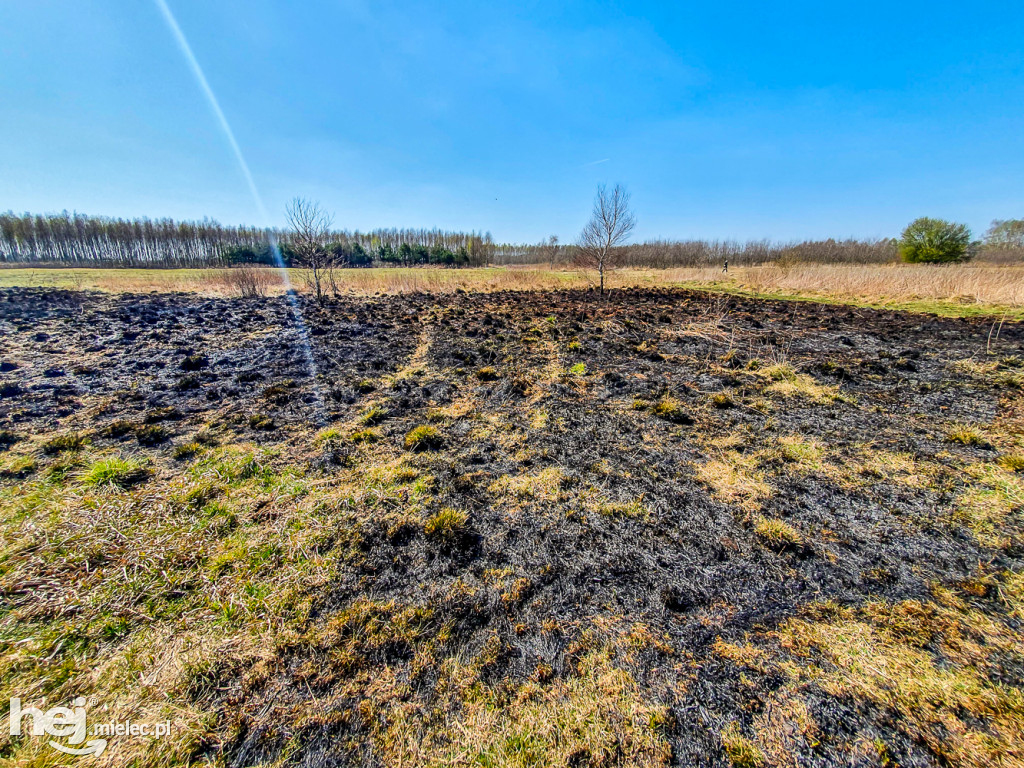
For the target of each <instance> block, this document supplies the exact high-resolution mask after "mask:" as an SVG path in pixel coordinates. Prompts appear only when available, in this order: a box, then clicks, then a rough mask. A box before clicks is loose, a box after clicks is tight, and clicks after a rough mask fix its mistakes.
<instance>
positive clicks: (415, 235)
mask: <svg viewBox="0 0 1024 768" xmlns="http://www.w3.org/2000/svg"><path fill="white" fill-rule="evenodd" d="M330 241H331V242H330V244H329V246H328V248H329V249H330V250H331V251H332V252H333V255H334V256H335V257H336V258H337V263H339V264H341V265H344V266H349V267H367V266H417V265H431V264H432V265H439V266H447V267H460V266H488V265H514V264H533V265H540V264H550V265H553V266H557V265H564V264H571V263H572V262H573V258H574V255H575V246H573V245H572V244H568V245H565V244H561V243H559V242H558V240H557V239H556V238H550V239H549V240H547V241H545V242H542V243H537V244H518V245H517V244H501V243H495V242H494V241H493V239H492V237H491V234H490V233H489V232H487V233H484V234H478V233H476V232H468V233H466V232H448V231H444V230H439V229H377V230H373V231H370V232H359V231H355V232H350V231H346V230H339V231H336V232H333V233H332V234H331V237H330ZM271 242H275V243H277V244H278V247H279V253H280V255H281V257H282V259H283V260H284V262H285V264H286V265H289V266H293V265H294V266H301V265H300V264H299V263H298V262H297V260H296V259H295V255H294V252H293V251H292V248H291V246H290V233H289V232H287V231H284V230H277V229H260V228H257V227H245V226H224V225H222V224H219V223H218V222H216V221H212V220H209V219H204V220H203V221H198V222H197V221H174V220H173V219H155V220H154V219H115V218H107V217H101V216H86V215H83V214H77V213H75V214H70V213H67V212H64V213H61V214H48V215H33V214H23V215H16V214H14V213H11V212H8V213H6V214H0V264H2V265H5V266H14V265H19V264H32V265H52V266H84V267H168V268H171V267H217V266H229V265H233V264H244V263H253V264H268V265H271V264H274V263H275V257H274V253H273V251H272V250H271V245H270V244H271ZM978 254H979V255H982V256H985V257H987V258H993V259H996V260H1001V261H1005V260H1013V261H1018V260H1020V259H1021V251H1020V250H1019V249H1017V248H1014V249H1012V250H1011V251H1007V250H1005V249H1003V250H992V249H989V248H984V247H982V248H980V249H979V250H978ZM726 260H728V262H729V264H730V265H736V266H742V265H751V264H764V263H787V262H792V263H797V262H805V263H826V264H837V263H848V264H880V263H887V262H895V261H898V260H899V256H898V252H897V243H896V240H894V239H878V240H855V239H847V240H831V239H830V240H817V241H805V242H799V243H777V242H771V241H768V240H757V241H747V242H738V241H728V240H722V241H706V240H689V241H670V240H658V241H648V242H644V243H637V244H633V245H627V246H624V247H623V248H621V249H619V257H618V259H617V263H618V264H619V265H620V266H627V267H629V266H632V267H653V268H668V267H692V266H708V265H718V264H723V263H724V262H725V261H726Z"/></svg>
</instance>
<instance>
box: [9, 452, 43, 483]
mask: <svg viewBox="0 0 1024 768" xmlns="http://www.w3.org/2000/svg"><path fill="white" fill-rule="evenodd" d="M38 467H39V464H38V462H36V460H35V459H33V458H32V457H31V456H16V457H13V458H12V459H11V460H10V461H8V462H7V463H6V464H5V465H4V466H3V467H0V478H2V479H4V480H24V479H25V478H26V477H28V476H29V475H31V474H32V473H33V472H35V471H36V469H38Z"/></svg>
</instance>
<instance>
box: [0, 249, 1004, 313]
mask: <svg viewBox="0 0 1024 768" xmlns="http://www.w3.org/2000/svg"><path fill="white" fill-rule="evenodd" d="M262 271H263V272H265V273H266V274H267V275H268V277H267V279H266V281H267V282H268V285H267V291H268V293H271V294H274V293H281V292H282V291H283V289H284V285H283V282H282V280H281V277H280V273H279V271H278V270H276V269H273V268H263V269H262ZM230 272H231V270H229V269H77V268H75V269H50V268H45V269H41V268H13V269H2V270H0V287H6V286H50V287H57V288H83V289H93V290H101V291H110V292H147V291H193V292H197V293H203V294H208V295H230V294H232V293H236V292H237V290H238V288H237V285H236V282H237V281H236V279H235V278H234V276H233V275H231V274H229V273H230ZM289 275H290V280H291V283H292V285H294V286H301V285H303V281H302V279H301V278H302V270H298V269H291V270H289ZM593 285H594V280H593V276H592V275H589V274H587V273H585V272H580V271H577V270H568V269H546V268H541V267H486V268H474V269H442V268H432V267H413V268H392V267H388V268H372V269H347V270H341V272H340V275H339V279H338V286H339V289H340V290H341V292H342V293H352V294H359V295H366V294H393V293H410V292H429V293H453V292H455V291H457V290H465V291H482V292H489V291H502V290H551V289H557V288H587V287H592V286H593ZM609 285H610V286H611V287H612V288H626V287H656V286H684V287H695V288H707V289H711V290H721V291H728V292H736V293H746V294H757V295H765V296H777V297H780V298H782V297H785V298H808V299H816V300H824V301H834V302H840V303H853V304H865V305H872V306H890V307H893V308H905V309H918V310H923V311H935V312H940V313H942V314H955V315H969V314H997V315H998V314H1001V313H1002V312H1003V311H1007V312H1008V316H1009V317H1011V318H1016V319H1021V318H1022V317H1024V310H1022V308H1024V267H1021V266H1016V265H995V264H984V263H978V264H968V265H962V264H960V265H946V266H936V265H921V264H886V265H877V264H874V265H858V264H852V265H851V264H836V265H822V264H798V265H795V266H793V267H779V266H775V265H766V266H757V267H737V268H734V269H733V270H732V271H730V272H729V274H728V275H723V274H722V272H721V270H720V269H719V268H718V267H717V266H716V267H690V268H675V269H664V270H656V269H622V270H618V271H616V272H613V273H611V275H610V276H609Z"/></svg>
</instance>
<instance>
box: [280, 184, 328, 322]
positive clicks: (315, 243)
mask: <svg viewBox="0 0 1024 768" xmlns="http://www.w3.org/2000/svg"><path fill="white" fill-rule="evenodd" d="M287 214H288V225H289V226H290V227H291V230H292V248H294V249H295V255H296V257H297V259H298V262H299V265H300V266H303V267H305V268H306V273H305V276H304V280H305V282H306V286H307V287H308V288H311V289H312V291H313V295H314V296H315V297H316V300H317V302H318V303H320V304H322V303H323V301H324V299H325V298H326V289H327V288H328V287H329V286H331V285H334V267H335V263H334V261H335V257H334V254H332V253H331V252H330V251H329V250H328V249H327V240H328V238H329V237H330V234H331V224H332V223H333V221H334V217H333V216H331V215H330V214H328V213H327V212H326V211H325V210H323V209H322V208H321V207H320V203H318V202H315V201H313V200H306V199H304V198H301V197H296V198H294V199H293V200H292V201H291V202H290V203H289V204H288V208H287Z"/></svg>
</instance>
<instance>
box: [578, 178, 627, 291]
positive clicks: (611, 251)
mask: <svg viewBox="0 0 1024 768" xmlns="http://www.w3.org/2000/svg"><path fill="white" fill-rule="evenodd" d="M629 199H630V198H629V192H627V191H626V190H625V188H624V187H623V186H622V185H621V184H616V185H615V187H614V189H612V191H611V192H609V191H608V190H607V188H606V187H605V186H604V185H603V184H602V185H601V186H599V187H598V188H597V197H595V198H594V210H593V212H592V213H591V215H590V221H588V222H587V224H586V226H585V227H584V228H583V232H581V233H580V236H579V240H578V241H577V253H576V262H577V264H579V265H580V266H582V267H585V268H587V269H593V270H596V271H597V273H598V275H599V276H600V280H601V295H604V276H605V272H608V271H610V270H612V269H615V267H616V266H617V258H618V252H617V249H618V247H619V246H622V245H625V243H626V241H627V240H629V236H630V235H631V234H632V232H633V229H634V228H635V227H636V217H635V216H634V215H633V211H632V210H631V209H630V206H629Z"/></svg>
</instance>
